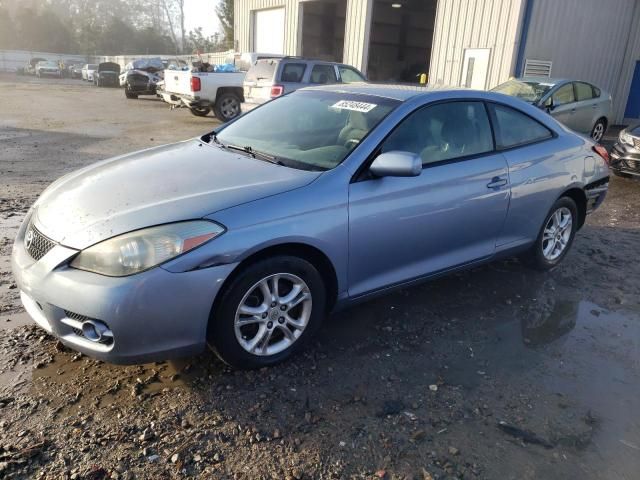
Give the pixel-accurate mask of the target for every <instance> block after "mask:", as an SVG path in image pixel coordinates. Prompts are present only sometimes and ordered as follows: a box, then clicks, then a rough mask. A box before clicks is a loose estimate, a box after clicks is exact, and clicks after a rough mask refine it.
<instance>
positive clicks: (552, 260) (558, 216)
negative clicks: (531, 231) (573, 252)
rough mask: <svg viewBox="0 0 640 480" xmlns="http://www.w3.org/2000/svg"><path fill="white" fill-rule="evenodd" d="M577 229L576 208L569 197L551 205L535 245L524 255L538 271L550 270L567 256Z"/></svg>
mask: <svg viewBox="0 0 640 480" xmlns="http://www.w3.org/2000/svg"><path fill="white" fill-rule="evenodd" d="M577 227H578V207H577V206H576V202H574V201H573V199H571V198H569V197H562V198H560V199H558V200H557V201H556V203H554V204H553V207H551V211H550V212H549V214H548V215H547V217H546V218H545V220H544V223H543V225H542V229H541V230H540V233H539V234H538V238H537V239H536V242H535V244H534V245H533V247H531V250H529V252H528V253H527V255H526V259H527V260H528V261H529V263H530V264H531V265H532V266H533V267H534V268H537V269H538V270H551V269H552V268H554V267H556V266H557V265H558V264H559V263H560V262H561V261H562V260H563V259H564V257H565V256H566V255H567V253H568V252H569V249H570V248H571V245H572V244H573V238H574V237H575V234H576V231H577Z"/></svg>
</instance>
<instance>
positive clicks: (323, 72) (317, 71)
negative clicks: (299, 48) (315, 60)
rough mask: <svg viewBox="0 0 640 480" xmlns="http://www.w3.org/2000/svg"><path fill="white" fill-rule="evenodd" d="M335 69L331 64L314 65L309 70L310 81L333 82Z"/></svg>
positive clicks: (334, 80)
mask: <svg viewBox="0 0 640 480" xmlns="http://www.w3.org/2000/svg"><path fill="white" fill-rule="evenodd" d="M336 81H337V79H336V71H335V70H334V68H333V65H314V66H313V70H311V78H310V79H309V82H310V83H335V82H336Z"/></svg>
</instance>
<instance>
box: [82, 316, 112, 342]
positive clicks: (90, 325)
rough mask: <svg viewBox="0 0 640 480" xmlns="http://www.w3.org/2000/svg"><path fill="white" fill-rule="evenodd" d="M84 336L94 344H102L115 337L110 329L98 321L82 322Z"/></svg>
mask: <svg viewBox="0 0 640 480" xmlns="http://www.w3.org/2000/svg"><path fill="white" fill-rule="evenodd" d="M82 334H83V335H84V336H85V338H86V339H87V340H91V341H92V342H100V341H102V340H106V339H107V338H109V339H111V338H112V337H113V335H112V334H111V331H110V330H109V327H107V326H106V325H105V324H104V323H102V322H99V321H97V320H87V321H86V322H82Z"/></svg>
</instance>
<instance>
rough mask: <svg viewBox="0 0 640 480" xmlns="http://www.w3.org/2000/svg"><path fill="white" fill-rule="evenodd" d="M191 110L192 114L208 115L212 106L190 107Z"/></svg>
mask: <svg viewBox="0 0 640 480" xmlns="http://www.w3.org/2000/svg"><path fill="white" fill-rule="evenodd" d="M189 111H190V112H191V114H192V115H195V116H196V117H206V116H207V115H209V112H210V111H211V108H210V107H193V108H190V109H189Z"/></svg>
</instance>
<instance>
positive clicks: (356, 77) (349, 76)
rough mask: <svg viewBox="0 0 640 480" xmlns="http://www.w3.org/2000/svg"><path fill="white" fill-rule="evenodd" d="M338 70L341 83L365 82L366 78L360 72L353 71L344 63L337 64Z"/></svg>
mask: <svg viewBox="0 0 640 480" xmlns="http://www.w3.org/2000/svg"><path fill="white" fill-rule="evenodd" d="M338 72H340V79H341V80H342V83H354V82H365V81H366V80H365V79H364V77H363V76H362V75H360V73H358V72H357V71H355V70H354V69H353V68H350V67H347V66H345V65H339V66H338Z"/></svg>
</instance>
